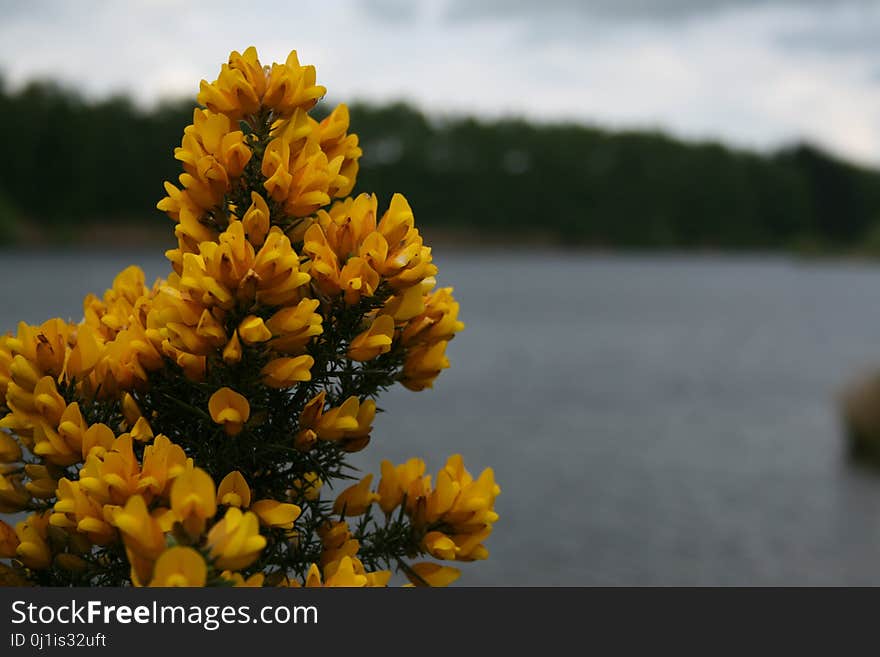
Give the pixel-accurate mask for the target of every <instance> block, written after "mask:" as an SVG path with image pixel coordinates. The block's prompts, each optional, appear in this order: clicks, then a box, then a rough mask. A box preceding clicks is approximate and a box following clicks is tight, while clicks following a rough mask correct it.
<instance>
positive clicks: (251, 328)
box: [238, 315, 272, 344]
mask: <svg viewBox="0 0 880 657" xmlns="http://www.w3.org/2000/svg"><path fill="white" fill-rule="evenodd" d="M238 335H239V336H240V337H241V339H242V341H243V342H244V343H245V344H257V343H259V342H265V341H266V340H268V339H269V338H271V337H272V332H271V331H270V330H269V329H268V328H266V324H265V323H263V320H262V319H261V318H259V317H255V316H254V315H249V316H248V317H245V318H244V319H243V320H241V324H239V325H238Z"/></svg>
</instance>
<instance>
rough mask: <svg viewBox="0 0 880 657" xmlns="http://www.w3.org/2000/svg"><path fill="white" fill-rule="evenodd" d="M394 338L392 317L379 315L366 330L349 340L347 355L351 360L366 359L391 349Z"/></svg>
mask: <svg viewBox="0 0 880 657" xmlns="http://www.w3.org/2000/svg"><path fill="white" fill-rule="evenodd" d="M393 338H394V318H393V317H391V315H379V316H378V317H377V318H376V319H374V320H373V323H372V324H371V325H370V328H368V329H367V330H366V331H364V332H363V333H361V334H360V335H358V336H357V337H356V338H354V340H352V341H351V345H350V346H349V348H348V356H349V358H351V359H352V360H357V361H368V360H372V359H373V358H376V356H379V355H380V354H384V353H388V352H389V351H390V350H391V342H392V340H393Z"/></svg>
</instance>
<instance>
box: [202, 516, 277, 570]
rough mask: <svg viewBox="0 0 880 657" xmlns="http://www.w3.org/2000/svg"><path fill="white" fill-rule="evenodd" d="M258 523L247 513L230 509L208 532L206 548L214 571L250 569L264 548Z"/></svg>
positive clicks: (264, 543)
mask: <svg viewBox="0 0 880 657" xmlns="http://www.w3.org/2000/svg"><path fill="white" fill-rule="evenodd" d="M259 530H260V522H259V520H258V519H257V516H256V515H254V514H253V513H251V512H250V511H248V512H246V513H242V512H241V511H240V510H239V509H237V508H236V507H230V508H229V509H228V510H227V511H226V515H225V516H223V519H222V520H221V521H220V522H218V523H216V524H215V525H214V526H213V527H212V528H211V531H210V532H208V540H207V546H208V547H209V548H210V551H211V558H212V559H213V560H214V565H215V566H216V567H217V568H223V569H229V570H241V569H242V568H247V567H248V566H249V565H251V564H252V563H253V562H254V560H255V559H256V558H257V557H258V556H259V555H260V552H261V551H262V550H263V548H264V547H266V539H265V538H264V537H263V536H260V533H259Z"/></svg>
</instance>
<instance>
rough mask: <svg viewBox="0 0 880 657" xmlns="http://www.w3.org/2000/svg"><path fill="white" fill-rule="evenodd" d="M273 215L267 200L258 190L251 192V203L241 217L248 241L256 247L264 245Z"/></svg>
mask: <svg viewBox="0 0 880 657" xmlns="http://www.w3.org/2000/svg"><path fill="white" fill-rule="evenodd" d="M270 218H271V215H270V213H269V206H268V205H267V204H266V201H265V200H264V199H263V197H262V196H260V195H259V194H258V193H257V192H251V205H250V207H249V208H248V209H247V212H245V213H244V216H243V217H242V218H241V223H242V225H243V226H244V230H245V232H246V233H247V237H248V241H249V242H250V243H251V244H253V245H254V248H260V247H261V246H263V242H265V241H266V235H268V233H269V226H270Z"/></svg>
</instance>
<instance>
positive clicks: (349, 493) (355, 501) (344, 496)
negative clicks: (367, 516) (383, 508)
mask: <svg viewBox="0 0 880 657" xmlns="http://www.w3.org/2000/svg"><path fill="white" fill-rule="evenodd" d="M372 482H373V475H371V474H368V475H367V476H366V477H364V478H363V479H361V480H360V481H359V482H358V483H356V484H354V485H353V486H349V487H348V488H346V489H345V490H344V491H342V492H341V493H340V494H339V496H338V497H337V498H336V501H335V502H334V503H333V513H339V514H344V515H346V516H360V515H363V514H364V513H366V512H367V508H369V506H370V505H371V504H372V503H373V502H376V501H378V499H379V496H378V495H376V493H373V492H372V491H370V484H371V483H372Z"/></svg>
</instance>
